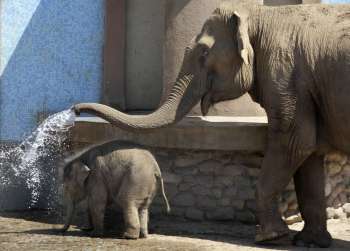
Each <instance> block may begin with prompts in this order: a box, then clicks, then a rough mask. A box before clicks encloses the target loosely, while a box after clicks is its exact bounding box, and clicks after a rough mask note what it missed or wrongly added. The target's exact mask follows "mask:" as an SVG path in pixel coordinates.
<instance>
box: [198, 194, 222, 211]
mask: <svg viewBox="0 0 350 251" xmlns="http://www.w3.org/2000/svg"><path fill="white" fill-rule="evenodd" d="M216 202H217V200H215V199H211V198H209V196H197V197H196V205H197V206H198V208H201V209H215V208H216Z"/></svg>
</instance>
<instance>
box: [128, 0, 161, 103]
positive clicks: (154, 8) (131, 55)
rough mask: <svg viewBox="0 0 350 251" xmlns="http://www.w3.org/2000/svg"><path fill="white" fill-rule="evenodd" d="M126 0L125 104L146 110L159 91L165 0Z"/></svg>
mask: <svg viewBox="0 0 350 251" xmlns="http://www.w3.org/2000/svg"><path fill="white" fill-rule="evenodd" d="M166 2H167V1H163V0H161V1H159V0H147V4H146V3H145V1H144V0H128V1H127V20H126V25H127V27H126V107H127V109H129V110H148V109H154V108H156V107H157V106H158V104H159V100H160V97H161V93H162V78H163V71H164V68H163V44H164V35H165V22H164V20H165V3H166Z"/></svg>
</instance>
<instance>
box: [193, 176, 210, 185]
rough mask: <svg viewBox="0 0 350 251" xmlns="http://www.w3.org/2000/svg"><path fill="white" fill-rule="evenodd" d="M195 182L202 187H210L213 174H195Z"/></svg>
mask: <svg viewBox="0 0 350 251" xmlns="http://www.w3.org/2000/svg"><path fill="white" fill-rule="evenodd" d="M195 181H196V184H198V185H200V186H203V187H207V188H211V187H213V184H214V177H213V176H209V175H207V176H196V178H195Z"/></svg>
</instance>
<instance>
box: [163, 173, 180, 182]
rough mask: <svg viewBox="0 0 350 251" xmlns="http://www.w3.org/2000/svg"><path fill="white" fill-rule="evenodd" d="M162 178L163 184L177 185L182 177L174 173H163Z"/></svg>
mask: <svg viewBox="0 0 350 251" xmlns="http://www.w3.org/2000/svg"><path fill="white" fill-rule="evenodd" d="M162 176H163V180H164V183H171V184H178V183H180V182H181V181H182V177H181V176H180V175H177V174H174V173H168V172H163V173H162Z"/></svg>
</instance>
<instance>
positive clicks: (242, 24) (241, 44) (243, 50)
mask: <svg viewBox="0 0 350 251" xmlns="http://www.w3.org/2000/svg"><path fill="white" fill-rule="evenodd" d="M233 16H234V17H235V18H236V19H237V34H236V37H237V48H238V53H239V55H240V56H241V58H242V60H243V62H244V63H245V64H246V65H249V64H251V63H252V62H251V61H252V58H253V49H252V45H251V44H250V41H249V36H248V24H247V21H246V20H245V18H242V17H241V15H240V14H239V13H238V12H237V11H234V12H233Z"/></svg>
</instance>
